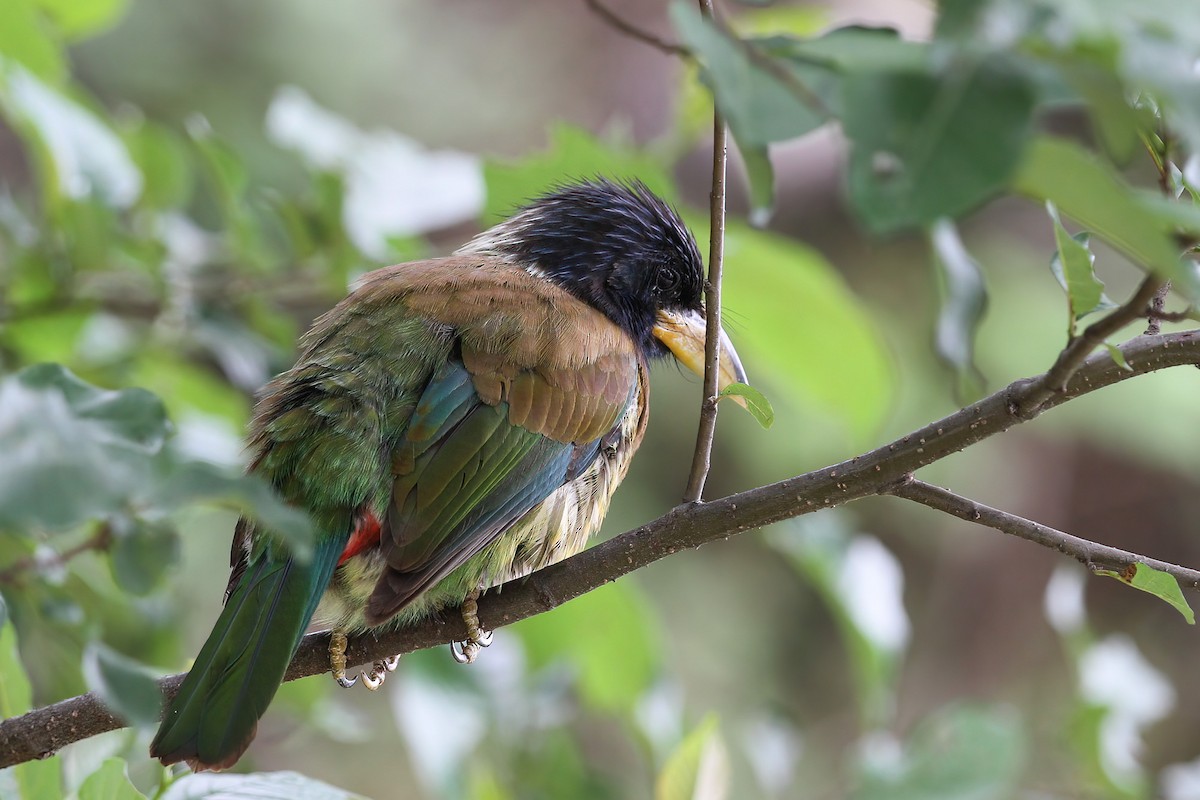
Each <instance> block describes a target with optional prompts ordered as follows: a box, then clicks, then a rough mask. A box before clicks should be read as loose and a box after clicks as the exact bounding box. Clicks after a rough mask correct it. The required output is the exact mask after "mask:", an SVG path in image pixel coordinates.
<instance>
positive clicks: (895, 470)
mask: <svg viewBox="0 0 1200 800" xmlns="http://www.w3.org/2000/svg"><path fill="white" fill-rule="evenodd" d="M1121 352H1122V354H1123V355H1124V357H1125V360H1126V362H1127V363H1128V364H1129V366H1130V368H1131V370H1126V369H1124V368H1123V367H1120V366H1118V365H1117V364H1116V363H1115V362H1114V361H1113V359H1112V358H1110V357H1109V355H1108V353H1107V352H1103V353H1097V354H1095V355H1093V356H1091V357H1090V358H1087V359H1086V360H1084V361H1083V362H1082V363H1081V364H1080V365H1079V368H1078V370H1076V371H1075V374H1074V375H1073V376H1072V377H1071V379H1070V380H1069V382H1068V383H1067V385H1066V386H1065V388H1064V389H1063V390H1062V391H1061V392H1057V393H1053V394H1052V395H1051V396H1049V397H1048V398H1047V399H1046V400H1045V401H1044V402H1043V403H1042V405H1040V406H1039V407H1038V408H1037V410H1036V411H1035V412H1034V415H1036V414H1037V413H1040V412H1041V411H1043V410H1045V409H1048V408H1052V407H1054V406H1057V405H1060V404H1062V403H1065V402H1067V401H1069V400H1071V399H1073V398H1075V397H1079V396H1082V395H1084V394H1088V393H1091V392H1094V391H1096V390H1098V389H1102V388H1104V387H1106V386H1111V385H1113V384H1115V383H1119V382H1121V381H1124V380H1127V379H1129V378H1132V377H1135V376H1137V375H1144V374H1146V373H1149V372H1154V371H1156V370H1160V369H1165V368H1167V367H1175V366H1181V365H1197V364H1200V331H1184V332H1181V333H1171V334H1164V335H1160V336H1139V337H1137V338H1136V339H1132V340H1130V341H1128V342H1126V343H1125V344H1124V345H1122V346H1121ZM1047 374H1048V373H1047ZM1045 382H1046V375H1040V376H1036V377H1033V378H1026V379H1024V380H1019V381H1016V382H1014V383H1012V384H1010V385H1008V386H1007V387H1005V388H1004V389H1001V390H1000V391H998V392H996V393H995V394H993V395H991V396H989V397H986V398H984V399H983V400H980V401H979V402H977V403H974V404H972V405H969V406H967V407H966V408H963V409H960V410H959V411H956V412H954V413H953V414H951V415H950V416H948V417H945V418H944V419H941V420H938V421H937V422H933V423H931V424H929V425H927V426H925V427H924V428H921V429H919V430H916V431H913V432H912V433H910V434H908V435H907V436H903V437H901V438H900V439H897V440H896V441H894V442H892V443H891V444H887V445H884V446H883V447H879V448H877V449H875V450H872V451H870V452H868V453H864V454H863V455H861V456H857V457H855V458H852V459H850V460H848V461H844V462H842V463H841V464H836V465H834V466H831V467H826V468H824V469H820V470H816V471H815V472H809V473H806V474H804V475H798V476H796V477H794V478H788V479H787V480H783V481H779V482H778V483H773V484H770V485H767V486H760V487H758V488H756V489H750V490H748V491H745V492H740V493H738V494H734V495H730V496H728V497H723V498H721V499H719V500H714V501H711V502H708V503H697V504H692V505H687V506H679V507H678V508H675V509H674V510H672V511H670V512H669V513H667V514H666V515H664V516H662V517H659V518H658V519H656V520H654V521H653V522H650V523H647V524H646V525H643V526H641V527H640V528H636V529H634V530H631V531H627V532H626V533H623V534H621V535H619V536H616V537H614V538H612V539H609V540H608V541H606V542H603V543H601V544H598V545H596V546H595V547H592V548H590V549H588V550H585V551H583V552H582V553H580V554H578V555H576V556H574V557H572V558H569V559H567V560H565V561H561V562H559V563H558V564H553V565H551V566H549V567H546V568H545V569H542V570H539V571H538V572H535V573H534V574H532V575H530V576H529V577H528V578H525V579H522V580H517V581H512V582H510V583H507V584H505V585H504V586H502V587H500V588H499V589H497V590H495V591H491V592H489V593H488V594H487V595H486V596H485V597H483V598H482V599H481V600H480V601H479V617H480V619H481V620H483V622H484V624H485V625H486V626H487V627H489V628H498V627H502V626H504V625H509V624H511V623H513V622H517V621H518V620H522V619H525V618H526V617H530V616H533V615H534V614H540V613H542V612H544V611H548V610H550V609H552V608H555V607H556V606H559V605H562V604H563V603H565V602H567V601H568V600H572V599H574V598H576V597H578V596H580V595H582V594H584V593H586V592H589V591H591V590H592V589H595V588H598V587H600V586H602V585H604V584H605V583H609V582H611V581H613V580H616V579H617V578H619V577H621V576H623V575H627V574H628V573H630V572H633V571H634V570H636V569H639V568H641V567H644V566H646V565H647V564H650V563H653V562H654V561H657V560H659V559H660V558H665V557H666V556H669V555H672V554H674V553H678V552H679V551H681V550H686V549H690V548H695V547H699V546H700V545H702V544H705V543H706V542H711V541H714V540H716V539H722V538H728V537H729V536H732V535H734V534H738V533H743V532H745V531H748V530H753V529H755V528H760V527H762V526H764V525H769V524H770V523H773V522H779V521H780V520H784V519H790V518H792V517H798V516H801V515H804V514H808V513H811V512H813V511H819V510H821V509H825V508H834V507H836V506H840V505H844V504H846V503H849V502H851V501H853V500H858V499H860V498H863V497H867V496H870V495H885V494H897V495H899V496H907V495H906V494H905V492H906V491H907V492H908V493H909V494H914V495H915V494H918V493H920V490H919V489H913V488H909V489H907V490H906V489H905V487H904V483H906V482H908V481H910V480H911V473H912V472H914V471H915V470H917V469H920V468H921V467H924V466H926V465H928V464H932V463H933V462H935V461H939V460H941V459H943V458H945V457H946V456H948V455H952V454H953V453H957V452H958V451H960V450H962V449H963V448H965V447H969V446H971V445H973V444H976V443H978V442H981V441H983V440H984V439H987V438H988V437H990V436H994V435H995V434H997V433H1000V432H1002V431H1005V430H1008V429H1009V428H1011V427H1013V426H1015V425H1019V424H1021V423H1022V422H1025V421H1026V420H1027V419H1029V416H1028V415H1026V414H1022V413H1020V412H1019V409H1020V408H1021V407H1022V404H1023V403H1026V402H1028V398H1029V397H1031V396H1033V395H1034V394H1035V393H1038V392H1040V391H1041V390H1042V389H1041V387H1043V386H1044V385H1045ZM931 489H935V487H931ZM943 491H944V490H936V492H938V493H939V498H940V500H939V502H942V503H943V505H945V506H946V507H945V508H944V509H943V510H947V511H949V512H950V513H956V514H957V512H956V511H954V510H953V508H954V504H952V503H950V502H949V501H946V500H945V497H944V496H943V495H941V494H940V493H941V492H943ZM945 494H947V495H950V493H948V492H947V493H945ZM922 496H924V495H922ZM950 497H954V496H953V495H950ZM909 499H917V498H916V497H910V498H909ZM918 502H921V501H920V500H918ZM962 502H966V503H970V502H971V501H966V500H963V501H962ZM985 508H986V507H985V506H979V505H978V504H971V506H970V515H971V516H970V517H969V518H970V519H972V520H973V521H974V514H975V513H976V512H977V511H978V512H979V513H980V520H982V519H983V517H984V514H983V510H984V509H985ZM993 511H994V510H993ZM995 513H996V514H1002V512H995ZM957 515H959V516H961V514H957ZM1005 516H1006V517H1007V515H1005ZM1012 519H1019V518H1012V517H1008V522H1006V523H1005V524H1009V522H1011V520H1012ZM1001 521H1003V520H1001ZM1022 522H1025V521H1022ZM1028 524H1029V525H1035V524H1036V523H1028ZM1016 527H1018V526H1015V525H1014V530H1015V528H1016ZM1001 530H1005V529H1004V528H1001ZM1023 530H1028V529H1023ZM1039 530H1040V531H1041V533H1039V534H1037V535H1036V536H1040V537H1041V538H1036V537H1035V535H1032V534H1031V535H1030V536H1029V537H1026V538H1030V540H1031V541H1036V542H1038V543H1039V544H1044V545H1046V546H1049V547H1053V548H1054V549H1056V550H1060V551H1062V552H1069V553H1070V554H1071V555H1075V553H1074V552H1071V551H1070V550H1062V548H1061V547H1060V545H1061V544H1062V542H1063V541H1065V540H1064V539H1063V538H1062V537H1065V536H1067V534H1062V533H1060V532H1058V531H1053V529H1050V528H1045V527H1044V526H1039ZM1008 532H1013V531H1008ZM1051 533H1052V534H1054V535H1050V534H1051ZM1017 535H1020V534H1017ZM1072 539H1074V537H1072ZM1078 542H1084V540H1078ZM1086 544H1087V546H1088V547H1092V548H1095V549H1094V550H1092V551H1090V552H1092V553H1094V554H1095V555H1094V556H1090V557H1091V558H1092V559H1093V563H1095V564H1104V563H1107V562H1106V561H1105V559H1106V558H1112V559H1116V560H1113V561H1112V562H1111V563H1113V564H1114V565H1116V564H1122V563H1128V559H1137V560H1140V561H1143V562H1145V563H1147V564H1149V565H1150V566H1154V567H1155V568H1157V569H1163V570H1164V571H1168V572H1171V574H1173V575H1176V576H1177V577H1181V580H1183V581H1184V584H1185V585H1186V586H1187V587H1188V588H1200V582H1198V581H1197V579H1196V578H1193V577H1192V575H1194V574H1195V573H1193V572H1192V571H1186V572H1184V571H1183V568H1182V567H1175V566H1174V565H1170V564H1164V563H1163V562H1159V561H1155V560H1153V559H1148V558H1144V557H1142V556H1138V555H1135V554H1132V553H1129V554H1125V553H1124V551H1119V550H1114V549H1112V548H1103V546H1101V545H1094V544H1093V543H1086ZM1070 546H1071V547H1076V548H1077V549H1078V548H1079V547H1082V546H1083V545H1079V544H1075V543H1071V545H1070ZM1120 559H1126V560H1125V561H1121V560H1120ZM1198 577H1200V576H1198ZM465 634H466V629H465V626H464V625H463V622H462V620H461V619H460V618H459V617H458V616H457V615H455V614H453V613H451V612H449V611H448V612H446V613H445V614H443V615H442V616H439V617H433V618H430V619H426V620H424V621H422V622H420V623H418V624H415V625H411V626H409V627H405V628H401V629H398V630H394V631H387V632H382V633H379V634H376V633H373V632H372V633H366V634H362V635H359V636H356V637H354V638H352V639H351V640H350V644H349V648H348V651H347V655H348V659H349V661H350V662H351V663H355V664H362V663H368V662H371V661H374V660H376V659H378V658H383V657H385V656H388V655H393V654H396V653H409V652H412V651H414V650H420V649H424V648H427V647H433V646H435V645H438V644H444V643H447V642H451V641H456V640H461V639H462V638H463V637H464V636H465ZM328 670H329V636H328V634H327V633H313V634H309V635H308V636H306V637H305V638H304V641H303V642H302V643H301V645H300V648H299V650H298V651H297V653H296V657H295V658H294V659H293V660H292V664H291V667H289V669H288V673H287V680H294V679H296V678H302V677H306V676H309V675H316V674H319V673H323V672H327V671H328ZM181 680H182V676H179V675H172V676H170V677H167V678H164V679H163V680H162V682H161V686H162V688H163V690H164V692H166V693H167V694H172V693H173V692H174V691H175V690H176V688H177V687H178V685H179V682H180V681H181ZM123 724H124V723H122V722H121V721H120V720H119V719H117V718H116V717H115V716H113V715H112V714H111V713H110V712H108V711H107V710H106V709H105V708H104V707H103V705H102V704H101V703H100V701H99V700H98V699H97V698H96V697H95V696H94V695H92V694H86V695H81V696H79V697H75V698H72V699H70V700H64V701H62V702H60V703H55V704H54V705H51V706H47V707H45V708H40V709H37V710H34V711H31V712H29V713H28V714H25V715H24V716H20V717H14V718H12V719H8V720H4V721H3V722H0V768H3V767H8V766H12V765H14V764H20V763H22V762H25V761H30V760H32V759H36V758H44V757H47V756H50V755H53V754H54V753H55V752H56V751H57V750H59V749H60V748H62V747H63V746H65V745H67V744H70V743H72V742H76V741H79V740H81V739H85V738H87V737H89V736H95V735H96V734H99V733H104V732H105V731H110V730H114V729H115V728H118V727H121V726H122V725H123Z"/></svg>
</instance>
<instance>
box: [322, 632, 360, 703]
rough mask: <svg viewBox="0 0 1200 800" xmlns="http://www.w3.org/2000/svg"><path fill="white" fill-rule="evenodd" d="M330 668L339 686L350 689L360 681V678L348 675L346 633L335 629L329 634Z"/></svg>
mask: <svg viewBox="0 0 1200 800" xmlns="http://www.w3.org/2000/svg"><path fill="white" fill-rule="evenodd" d="M329 669H330V671H331V672H333V679H334V680H335V681H337V684H338V686H340V687H342V688H343V689H349V688H350V687H351V686H353V685H354V684H356V683H358V678H348V677H346V633H345V632H344V631H334V632H333V633H332V634H330V635H329Z"/></svg>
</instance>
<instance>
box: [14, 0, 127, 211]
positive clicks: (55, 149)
mask: <svg viewBox="0 0 1200 800" xmlns="http://www.w3.org/2000/svg"><path fill="white" fill-rule="evenodd" d="M26 2H28V0H18V3H26ZM0 27H3V26H0ZM2 66H3V64H2V63H0V67H2ZM0 110H3V111H4V113H5V114H6V115H8V116H9V117H10V118H12V119H14V120H16V121H17V122H19V123H21V125H22V126H23V128H22V130H28V131H31V132H32V133H33V135H34V136H36V137H37V141H38V142H39V143H40V145H41V151H40V152H42V153H44V156H45V157H44V158H43V159H42V168H43V171H44V173H45V174H44V176H43V177H44V181H43V183H44V185H43V190H44V191H45V193H46V195H47V200H49V201H54V200H57V199H58V198H59V197H60V196H61V197H66V198H69V199H72V200H84V199H87V198H89V197H90V198H95V199H96V200H98V201H100V202H102V203H104V204H105V205H109V206H112V207H115V208H128V207H129V206H130V205H132V204H133V203H134V201H135V200H137V198H138V196H139V195H140V194H141V191H142V174H141V173H140V172H139V171H138V169H137V167H136V166H134V163H133V160H132V159H131V158H130V157H129V153H128V151H127V150H126V149H125V145H124V144H123V143H122V142H121V140H120V139H119V138H118V137H117V135H116V134H115V133H114V132H113V131H112V129H111V128H110V127H109V126H108V124H107V123H106V122H104V121H103V120H102V119H101V118H100V117H98V116H97V115H96V114H95V113H93V112H92V111H90V110H89V109H87V108H86V107H84V106H83V105H82V104H80V103H78V102H76V101H75V100H73V99H72V98H70V97H68V96H67V95H65V94H62V93H60V92H59V91H56V90H55V89H53V88H51V87H50V86H49V85H47V84H46V83H44V82H42V81H41V80H39V79H38V78H37V77H35V76H34V75H33V74H32V73H30V72H27V71H26V70H24V69H22V68H21V67H19V66H9V67H8V68H7V69H4V70H0Z"/></svg>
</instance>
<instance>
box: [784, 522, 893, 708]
mask: <svg viewBox="0 0 1200 800" xmlns="http://www.w3.org/2000/svg"><path fill="white" fill-rule="evenodd" d="M849 519H850V518H849V515H848V514H846V513H844V512H840V511H837V510H835V511H825V512H822V513H819V514H812V515H809V516H806V517H802V518H800V519H797V520H792V521H790V522H789V523H787V524H786V525H784V526H780V527H779V528H778V529H777V531H776V532H775V533H774V535H772V536H771V537H770V538H769V539H768V541H769V542H770V543H771V544H772V545H773V546H774V547H776V548H778V549H779V550H781V551H782V552H783V553H785V554H786V555H787V556H788V557H789V559H790V560H791V562H792V564H793V565H794V566H795V567H796V569H797V571H798V572H799V573H800V574H801V575H803V576H804V577H805V578H806V579H807V580H808V581H809V582H810V583H811V584H812V586H813V588H814V589H816V590H817V592H818V593H819V595H820V596H821V598H822V599H823V600H824V601H825V604H826V605H827V607H828V608H829V610H830V611H831V612H832V614H833V617H834V620H835V621H836V622H837V625H838V629H839V632H840V634H841V637H842V640H843V641H844V642H845V644H846V649H847V650H848V652H849V656H850V663H851V666H852V668H853V675H854V678H855V680H856V682H857V697H856V699H857V701H858V703H859V705H860V707H861V713H862V719H863V722H864V725H865V726H867V727H871V726H876V725H882V724H885V723H886V721H887V720H888V719H889V718H890V716H891V714H892V713H893V710H894V693H895V680H896V674H897V668H898V665H899V663H900V655H901V654H902V653H903V651H904V648H905V646H906V645H907V642H908V637H909V627H910V623H909V620H908V616H907V612H906V610H905V608H904V600H903V598H904V573H903V571H902V570H901V567H900V564H899V562H898V561H897V559H896V557H895V556H894V555H892V553H891V552H890V551H888V550H887V548H885V547H884V546H883V544H882V543H880V542H879V541H878V540H877V539H875V538H873V537H870V536H864V535H861V534H857V533H855V531H854V530H853V529H852V528H851V527H850V524H851V523H850V522H849Z"/></svg>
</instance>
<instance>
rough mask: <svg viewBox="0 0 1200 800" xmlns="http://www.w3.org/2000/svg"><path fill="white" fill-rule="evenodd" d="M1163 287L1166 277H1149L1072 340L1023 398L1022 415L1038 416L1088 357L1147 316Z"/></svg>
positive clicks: (1019, 407)
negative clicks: (1126, 299) (1105, 342)
mask: <svg viewBox="0 0 1200 800" xmlns="http://www.w3.org/2000/svg"><path fill="white" fill-rule="evenodd" d="M1162 285H1163V280H1162V278H1159V277H1158V276H1157V275H1153V274H1151V275H1147V276H1146V277H1145V279H1144V280H1143V281H1142V283H1141V285H1140V286H1138V288H1137V291H1136V292H1134V294H1133V297H1131V298H1129V300H1128V301H1126V302H1125V304H1124V305H1120V306H1117V308H1115V309H1114V310H1113V311H1112V312H1110V313H1109V314H1107V315H1106V316H1104V317H1102V318H1100V319H1099V320H1097V321H1096V322H1093V323H1092V324H1091V325H1089V326H1088V327H1087V328H1085V329H1084V331H1083V333H1081V334H1080V335H1079V336H1078V337H1077V338H1076V339H1074V340H1072V341H1071V342H1070V343H1069V344H1068V345H1067V346H1066V347H1064V348H1063V351H1062V352H1061V353H1059V354H1058V358H1057V359H1056V360H1055V361H1054V364H1053V366H1051V367H1050V369H1049V371H1047V372H1046V374H1045V375H1043V376H1042V377H1041V380H1040V381H1039V384H1038V386H1036V387H1034V388H1033V389H1031V390H1030V391H1029V392H1027V393H1026V395H1025V396H1024V398H1022V400H1021V402H1020V405H1019V406H1018V409H1017V410H1018V413H1019V414H1021V415H1022V416H1025V415H1036V414H1037V413H1038V412H1040V411H1041V409H1042V408H1043V406H1045V405H1046V403H1047V402H1048V401H1049V400H1050V398H1051V397H1052V396H1053V395H1054V394H1055V393H1056V392H1060V391H1062V390H1063V387H1065V386H1066V384H1067V381H1069V380H1070V379H1071V376H1072V375H1074V374H1075V370H1077V369H1078V368H1079V365H1080V364H1082V363H1083V360H1084V359H1085V358H1087V357H1088V355H1089V354H1090V353H1091V352H1092V351H1093V350H1095V349H1096V348H1097V347H1099V346H1100V345H1101V344H1103V343H1104V341H1105V340H1106V339H1107V338H1108V337H1109V336H1112V335H1113V334H1114V333H1116V332H1117V331H1119V330H1121V328H1124V327H1125V326H1126V325H1128V324H1129V323H1131V322H1133V321H1135V320H1138V319H1140V318H1142V317H1144V316H1147V312H1148V310H1149V308H1150V301H1151V300H1153V299H1154V297H1155V295H1156V294H1157V293H1158V289H1159V287H1160V286H1162Z"/></svg>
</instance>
